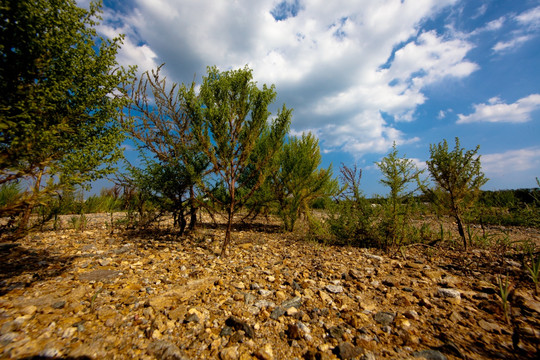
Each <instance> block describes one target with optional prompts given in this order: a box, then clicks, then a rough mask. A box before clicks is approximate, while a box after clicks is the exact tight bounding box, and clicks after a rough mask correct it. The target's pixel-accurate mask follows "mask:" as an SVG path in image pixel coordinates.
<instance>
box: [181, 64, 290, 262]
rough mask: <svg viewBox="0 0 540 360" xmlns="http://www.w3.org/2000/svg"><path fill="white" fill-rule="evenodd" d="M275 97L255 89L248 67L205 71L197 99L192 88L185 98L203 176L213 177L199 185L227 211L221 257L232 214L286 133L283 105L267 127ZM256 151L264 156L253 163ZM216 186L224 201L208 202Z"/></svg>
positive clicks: (253, 187) (262, 176)
mask: <svg viewBox="0 0 540 360" xmlns="http://www.w3.org/2000/svg"><path fill="white" fill-rule="evenodd" d="M275 96H276V93H275V91H274V86H271V87H267V86H266V85H263V87H262V89H259V88H258V87H257V85H256V83H255V82H254V81H252V71H251V70H250V69H249V68H247V67H245V68H243V69H238V70H231V71H223V72H221V71H219V70H218V69H217V68H216V67H210V68H208V75H207V76H206V77H204V78H203V84H202V85H201V88H200V94H199V96H198V97H197V96H195V89H194V86H192V87H191V89H190V90H189V91H186V93H185V99H186V109H188V114H189V116H190V117H191V120H192V121H194V127H193V129H194V135H195V137H196V139H197V142H198V145H199V151H201V152H203V153H204V155H205V156H206V157H207V158H208V160H209V161H210V169H209V170H208V174H210V173H211V174H213V176H212V177H207V178H205V179H204V181H203V180H202V179H201V181H200V186H201V188H202V189H203V190H204V192H205V194H207V195H208V196H210V197H212V200H214V201H216V202H217V203H221V205H222V206H224V207H225V208H226V213H227V230H226V233H225V240H224V242H223V246H222V250H221V254H222V256H223V255H225V252H226V248H227V245H228V244H229V242H230V236H231V229H232V223H233V220H234V216H235V214H236V213H237V212H238V210H239V209H241V208H242V206H243V205H245V204H246V202H247V201H248V200H249V199H250V198H251V197H252V196H253V194H254V193H255V191H256V190H257V189H258V188H259V187H260V186H261V185H262V184H263V182H264V180H265V179H266V177H267V176H268V173H269V170H270V168H271V167H270V166H269V165H270V164H271V162H272V159H273V158H274V156H275V154H276V153H277V152H278V151H279V149H280V148H281V146H282V144H283V140H284V137H285V135H286V134H287V131H288V129H289V124H290V117H291V110H289V109H287V108H286V107H285V106H283V108H282V109H281V111H280V112H279V113H278V114H277V117H276V118H275V119H274V120H273V121H272V122H271V124H269V123H268V120H269V117H270V112H269V111H268V106H269V105H270V104H271V103H272V102H273V101H274V99H275ZM257 148H263V149H267V151H266V153H264V154H263V156H256V157H255V158H253V157H252V156H251V155H252V154H253V153H254V152H255V151H256V149H257ZM253 160H255V162H253ZM246 174H249V176H246ZM216 184H222V185H223V186H224V188H225V190H226V194H227V196H226V198H225V202H223V200H222V199H218V198H216V197H213V195H212V191H211V190H212V189H213V188H214V187H215V185H216ZM239 189H242V192H239V191H238V190H239Z"/></svg>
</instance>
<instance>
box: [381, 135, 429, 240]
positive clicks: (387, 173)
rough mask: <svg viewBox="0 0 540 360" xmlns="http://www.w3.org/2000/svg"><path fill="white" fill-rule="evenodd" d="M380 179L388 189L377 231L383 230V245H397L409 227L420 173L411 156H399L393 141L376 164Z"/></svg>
mask: <svg viewBox="0 0 540 360" xmlns="http://www.w3.org/2000/svg"><path fill="white" fill-rule="evenodd" d="M376 164H377V166H378V167H379V169H380V170H381V173H382V175H383V178H382V179H381V180H379V182H380V183H381V184H383V185H385V186H387V187H388V188H389V189H390V193H389V194H388V197H387V198H386V199H385V201H383V204H382V205H383V206H382V219H381V222H380V230H382V233H383V239H382V240H383V243H382V244H381V245H382V246H383V247H385V248H388V247H389V246H393V245H396V244H398V243H401V242H403V241H404V240H405V238H406V237H407V235H408V233H407V230H408V228H409V220H410V213H411V206H412V203H413V201H414V199H413V193H414V191H416V190H417V189H418V184H419V183H420V174H421V173H422V172H423V171H422V170H418V168H417V167H416V165H415V164H414V162H413V161H412V160H411V159H407V158H406V157H402V158H400V157H399V156H398V151H397V149H396V143H394V144H393V146H392V150H391V151H390V153H388V155H387V156H386V157H384V158H383V159H382V160H381V161H380V162H378V163H376Z"/></svg>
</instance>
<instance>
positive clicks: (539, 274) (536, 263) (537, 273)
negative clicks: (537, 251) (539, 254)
mask: <svg viewBox="0 0 540 360" xmlns="http://www.w3.org/2000/svg"><path fill="white" fill-rule="evenodd" d="M525 268H526V269H527V271H528V272H529V274H528V275H529V277H530V278H531V280H532V281H533V283H534V292H535V294H536V295H538V280H539V279H540V258H535V257H534V256H533V255H532V254H531V266H529V265H527V264H525Z"/></svg>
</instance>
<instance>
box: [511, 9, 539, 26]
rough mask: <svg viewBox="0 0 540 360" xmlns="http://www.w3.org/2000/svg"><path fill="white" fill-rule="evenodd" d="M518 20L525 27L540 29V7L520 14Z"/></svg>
mask: <svg viewBox="0 0 540 360" xmlns="http://www.w3.org/2000/svg"><path fill="white" fill-rule="evenodd" d="M516 20H517V21H518V22H519V23H521V24H523V25H526V26H529V27H532V28H538V27H539V26H540V6H537V7H535V8H533V9H529V10H527V11H525V12H523V13H521V14H519V15H518V16H516Z"/></svg>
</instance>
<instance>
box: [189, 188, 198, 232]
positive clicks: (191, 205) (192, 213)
mask: <svg viewBox="0 0 540 360" xmlns="http://www.w3.org/2000/svg"><path fill="white" fill-rule="evenodd" d="M197 210H198V209H197V206H196V205H195V190H194V189H193V186H191V187H190V188H189V214H190V220H189V230H194V229H195V225H196V224H197Z"/></svg>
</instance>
